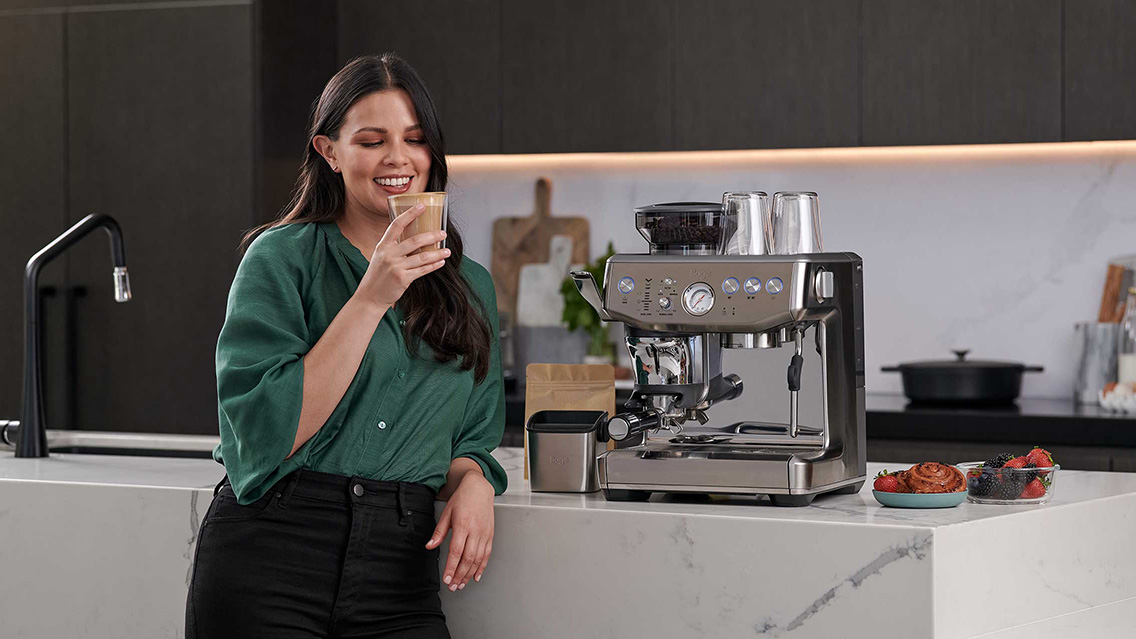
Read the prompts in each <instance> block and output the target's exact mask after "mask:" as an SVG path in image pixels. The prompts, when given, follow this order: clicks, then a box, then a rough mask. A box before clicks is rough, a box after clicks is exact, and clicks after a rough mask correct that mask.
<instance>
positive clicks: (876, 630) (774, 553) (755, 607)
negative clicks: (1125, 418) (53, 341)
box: [0, 448, 1136, 639]
mask: <svg viewBox="0 0 1136 639" xmlns="http://www.w3.org/2000/svg"><path fill="white" fill-rule="evenodd" d="M494 454H495V456H496V457H497V458H498V459H499V460H500V461H501V464H502V466H503V467H504V468H505V469H506V472H507V473H508V475H509V481H510V486H509V489H508V490H507V491H506V492H505V494H503V495H500V496H498V497H497V498H496V509H495V514H496V525H495V536H494V551H493V559H492V561H491V566H490V569H489V570H488V571H487V572H486V576H485V579H483V580H482V581H481V582H480V583H478V584H476V585H471V586H470V587H469V588H467V589H466V590H464V591H462V592H458V593H450V592H449V591H448V590H443V591H442V593H441V597H442V606H443V610H444V611H445V613H446V616H447V620H448V623H449V625H450V629H451V632H453V633H454V636H460V637H500V636H543V637H548V638H549V639H561V638H563V639H568V638H570V637H579V636H596V637H603V636H612V637H615V636H654V637H660V638H669V637H676V638H677V637H683V638H686V637H736V636H758V637H790V638H801V639H811V638H814V637H815V638H821V637H826V638H827V637H835V636H839V637H849V638H858V637H877V636H887V635H895V636H917V637H928V638H933V639H969V638H971V637H977V636H979V635H981V636H982V637H983V639H1016V638H1017V637H1018V636H1020V635H1015V634H1012V633H1014V632H1018V631H1019V629H1021V628H1025V627H1027V624H1030V623H1034V622H1039V621H1040V620H1048V621H1046V622H1045V623H1053V622H1054V620H1065V621H1067V622H1068V623H1072V624H1074V625H1073V626H1070V627H1077V628H1078V629H1082V630H1083V629H1085V628H1089V627H1091V628H1093V629H1094V632H1097V631H1099V632H1097V635H1098V636H1118V635H1117V634H1116V632H1115V630H1116V629H1117V628H1130V627H1132V625H1133V624H1136V581H1134V580H1132V579H1130V578H1129V575H1131V574H1136V555H1133V554H1132V553H1131V552H1129V551H1128V550H1127V548H1128V545H1129V544H1128V542H1129V541H1130V540H1131V538H1132V537H1133V535H1136V474H1124V473H1092V472H1080V471H1060V475H1059V476H1058V478H1057V479H1056V482H1055V485H1054V486H1055V492H1054V496H1053V499H1052V500H1051V501H1050V502H1049V503H1048V504H1045V505H1042V506H986V505H978V504H969V503H964V504H962V505H960V506H958V507H956V508H948V509H938V510H904V509H891V508H884V507H882V506H880V505H878V504H877V503H876V502H875V500H874V499H873V497H872V494H871V487H870V486H865V487H864V489H863V490H862V491H861V492H860V493H859V494H856V495H842V496H832V497H821V498H818V499H817V500H815V501H814V502H813V504H812V505H811V506H809V507H804V508H777V507H774V506H772V505H771V504H770V503H769V501H768V499H765V498H756V497H753V498H730V499H726V498H722V499H719V498H717V497H715V498H712V499H711V498H706V497H697V496H695V497H689V496H688V497H683V496H663V495H655V496H654V497H653V498H652V500H651V501H649V502H646V503H635V502H608V501H606V500H605V499H604V498H603V495H602V493H598V492H597V493H592V494H563V493H533V492H531V491H530V490H529V489H528V486H527V484H526V483H525V482H524V480H523V458H524V455H523V451H522V450H521V449H519V448H502V449H499V450H498V451H496V452H495V453H494ZM885 466H886V467H887V468H889V469H891V470H897V469H901V468H904V467H905V466H906V464H895V463H890V464H874V463H873V464H869V468H868V473H869V476H874V475H875V473H876V472H877V471H878V470H879V469H880V468H883V467H885ZM223 475H224V469H223V468H222V467H221V466H220V465H219V464H217V463H216V462H214V461H212V460H208V459H174V458H159V457H134V456H131V457H126V456H121V457H120V456H108V455H87V454H53V455H52V456H51V457H49V458H45V459H17V458H15V457H14V456H13V455H12V453H10V452H5V453H3V454H0V503H3V504H4V507H3V508H0V522H2V523H3V525H4V530H5V544H4V546H3V547H0V561H2V562H3V563H4V564H5V567H6V570H8V571H9V574H14V575H18V576H19V578H18V579H10V580H7V581H6V584H5V586H3V587H0V600H4V601H6V602H8V603H9V604H10V605H9V609H10V610H13V611H19V612H18V613H17V614H13V615H9V616H8V617H6V624H8V625H7V626H6V631H8V630H10V631H11V632H12V635H11V636H16V637H19V636H28V637H31V636H76V635H83V636H89V637H93V638H96V639H102V638H103V637H108V638H109V637H119V636H126V635H129V636H145V637H172V638H176V637H180V636H181V635H180V631H179V628H180V627H181V624H182V619H183V615H184V602H185V594H186V588H187V584H188V583H189V579H190V575H191V574H192V570H193V563H192V562H193V557H194V549H195V547H196V543H197V538H198V536H199V535H200V534H206V533H205V532H204V531H205V528H203V527H202V526H201V521H202V518H203V516H204V513H205V511H206V510H207V504H208V503H209V500H210V499H211V497H212V490H213V487H214V486H215V485H216V483H217V482H218V481H219V480H220V479H221V477H222V476H223ZM442 507H443V504H442V503H441V502H439V503H438V504H437V508H438V509H439V510H440V509H441V508H442ZM446 552H447V548H446V547H443V548H442V555H443V556H444V555H445V553H446ZM987 574H996V575H1013V576H1014V581H1013V583H1015V584H1016V586H1015V587H1014V588H1012V589H1008V590H1007V589H1006V588H1005V583H1004V582H1002V581H998V580H989V579H985V578H983V577H982V576H983V575H987ZM1018 577H1021V579H1018ZM108 579H112V580H113V583H115V584H116V586H115V587H113V588H107V587H106V584H107V583H108V582H107V580H108ZM1027 586H1028V587H1027ZM37 593H51V597H50V598H48V599H45V598H43V597H42V595H41V594H37ZM613 597H615V598H616V599H617V600H618V601H619V610H620V611H625V610H651V611H652V614H650V615H646V616H645V615H633V614H632V615H628V614H624V613H623V612H619V613H615V612H613V611H612V606H611V602H612V598H613ZM660 597H662V598H663V599H664V600H666V601H668V602H670V603H669V605H667V606H659V605H658V604H659V601H660V599H659V598H660ZM49 599H50V601H68V602H71V604H70V605H69V606H66V607H63V608H60V607H58V606H54V605H51V604H50V603H47V602H48V600H49ZM995 600H996V601H998V605H997V606H993V607H991V606H989V605H988V603H989V602H990V601H995ZM896 601H903V602H904V605H903V606H899V607H896V606H895V605H894V602H896ZM502 606H508V609H510V610H517V611H522V610H523V611H526V614H519V615H502V614H500V613H499V611H500V610H501V609H502ZM49 611H50V613H49ZM1045 627H1046V628H1048V627H1049V626H1045ZM1002 631H1007V632H1010V633H1011V634H1006V635H1003V634H1002ZM6 636H7V635H6Z"/></svg>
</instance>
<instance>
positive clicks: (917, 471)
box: [896, 462, 966, 493]
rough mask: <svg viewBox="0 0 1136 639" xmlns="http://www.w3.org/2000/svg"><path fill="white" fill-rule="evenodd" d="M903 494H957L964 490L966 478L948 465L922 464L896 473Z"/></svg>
mask: <svg viewBox="0 0 1136 639" xmlns="http://www.w3.org/2000/svg"><path fill="white" fill-rule="evenodd" d="M896 477H897V479H898V480H899V487H900V490H901V491H902V492H905V493H957V492H959V491H963V490H966V477H965V476H964V475H963V474H962V471H961V470H959V469H957V468H955V467H954V466H951V465H950V464H940V463H939V462H923V463H921V464H915V465H914V466H912V467H911V468H909V469H907V470H903V471H900V472H898V473H896Z"/></svg>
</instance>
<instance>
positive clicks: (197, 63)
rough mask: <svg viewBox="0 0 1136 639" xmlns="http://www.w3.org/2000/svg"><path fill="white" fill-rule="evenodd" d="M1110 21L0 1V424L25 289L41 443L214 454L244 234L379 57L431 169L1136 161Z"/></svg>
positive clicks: (449, 5)
mask: <svg viewBox="0 0 1136 639" xmlns="http://www.w3.org/2000/svg"><path fill="white" fill-rule="evenodd" d="M1134 32H1136V3H1132V2H1129V1H1126V0H1077V1H1075V2H1074V1H1072V0H1065V1H1062V0H921V1H920V2H910V1H907V0H858V1H856V0H799V1H797V2H784V1H781V0H708V1H707V2H702V3H685V2H679V1H678V0H622V1H620V2H610V1H604V0H573V1H571V2H568V1H551V0H549V1H534V0H419V1H418V2H408V3H399V2H378V1H367V0H338V1H337V2H331V1H325V0H298V1H297V0H293V1H289V2H268V1H261V0H247V1H242V0H220V1H218V0H200V1H194V0H189V1H183V2H148V1H146V0H130V1H125V0H113V1H112V0H74V1H72V2H69V3H68V2H58V1H52V0H0V95H2V96H4V98H3V99H2V100H0V135H3V139H4V140H5V141H6V142H7V143H8V150H9V151H8V153H5V154H3V156H2V157H0V214H2V215H3V224H4V226H3V228H4V232H3V233H0V296H2V297H0V299H3V300H4V301H5V302H6V305H7V309H8V312H7V313H4V314H2V315H0V361H3V362H4V364H6V365H5V366H4V367H0V418H14V417H18V415H19V412H20V408H21V403H22V400H21V387H22V371H23V367H22V365H21V361H22V353H23V341H22V303H23V302H22V279H21V271H22V267H23V265H24V264H25V263H26V262H27V260H28V258H29V257H30V256H31V255H32V254H33V253H34V252H35V251H36V250H38V249H39V248H41V247H42V246H43V245H45V244H46V243H47V242H49V241H50V240H51V239H52V238H54V237H55V236H57V235H58V234H59V233H61V232H63V231H64V230H65V229H66V228H67V227H68V226H69V225H71V224H73V223H74V222H76V221H78V220H79V219H81V218H82V217H83V216H84V215H86V214H88V213H92V212H101V213H106V214H110V215H112V216H114V217H116V218H117V219H118V220H119V221H120V223H121V224H122V227H123V231H124V234H125V239H126V253H127V261H128V265H129V268H130V272H131V276H132V280H133V284H134V289H135V291H134V292H135V299H134V300H133V301H131V302H130V303H128V304H115V303H114V301H113V298H112V294H111V268H110V266H111V265H110V257H109V251H108V248H107V242H106V237H105V234H104V233H102V232H101V231H100V232H96V233H94V234H92V236H91V237H89V238H87V239H84V240H83V242H82V243H80V245H78V246H76V247H75V248H74V249H72V250H71V251H68V253H66V254H65V255H64V256H63V257H61V258H58V259H57V260H56V261H55V262H53V263H52V264H51V265H50V266H48V268H47V269H46V270H45V272H44V274H43V278H42V281H41V286H42V287H43V290H44V294H45V297H44V302H43V304H44V324H45V326H44V334H45V339H44V342H45V344H44V350H45V361H44V365H45V370H44V376H45V382H46V384H45V387H46V389H47V390H46V392H47V396H46V399H47V418H48V426H49V427H51V428H85V429H109V430H122V431H154V432H186V433H209V434H212V433H216V429H217V414H216V411H217V407H216V381H215V376H214V361H213V358H214V348H215V344H216V336H217V332H218V331H219V330H220V326H221V323H222V322H223V319H224V312H225V302H226V298H227V295H228V289H229V285H230V283H231V281H232V276H233V272H234V270H235V269H236V266H237V264H238V263H239V259H240V256H239V254H238V253H237V250H236V249H237V244H238V242H239V239H240V236H241V234H242V232H243V231H245V230H247V229H249V228H251V227H253V226H255V225H257V224H259V223H262V222H264V221H267V220H269V219H271V218H272V217H273V216H274V215H276V213H277V212H278V211H279V210H280V209H281V208H282V207H283V206H284V205H285V204H286V203H287V201H288V199H289V195H290V192H291V189H292V186H293V183H294V180H295V176H296V169H297V167H298V165H299V162H300V158H301V155H302V153H303V151H304V146H305V141H306V127H307V120H308V116H309V111H310V108H311V105H312V102H313V101H314V100H315V99H316V98H317V97H318V95H319V92H320V91H321V89H322V88H323V86H324V84H325V83H326V81H327V80H328V78H330V77H331V75H332V74H333V73H334V72H335V71H336V70H337V69H338V68H339V67H340V66H342V64H343V63H344V62H346V61H347V60H349V59H350V58H352V57H354V56H356V55H362V54H375V53H381V52H383V51H387V50H393V51H396V52H398V53H400V54H401V55H403V57H405V58H406V59H407V60H409V61H410V63H411V64H412V65H413V66H414V67H415V68H416V69H418V71H419V72H420V73H421V74H422V76H423V78H424V79H425V81H426V83H427V85H428V86H429V87H430V89H431V92H432V94H433V96H434V99H435V101H436V103H437V106H438V109H439V112H440V114H441V117H442V121H443V124H444V126H445V130H446V133H447V142H448V147H449V151H450V152H451V153H520V152H524V153H557V152H594V151H665V150H690V149H731V148H785V147H823V146H845V147H847V146H857V145H905V144H954V143H987V142H1036V141H1061V140H1094V139H1132V138H1136V83H1133V82H1132V78H1133V77H1136V38H1132V37H1131V36H1130V34H1132V33H1134Z"/></svg>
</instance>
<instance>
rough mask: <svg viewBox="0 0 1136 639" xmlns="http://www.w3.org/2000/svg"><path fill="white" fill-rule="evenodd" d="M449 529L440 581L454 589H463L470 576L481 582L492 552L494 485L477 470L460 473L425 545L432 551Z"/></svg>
mask: <svg viewBox="0 0 1136 639" xmlns="http://www.w3.org/2000/svg"><path fill="white" fill-rule="evenodd" d="M451 528H452V529H453V536H452V537H451V538H450V552H449V556H448V558H447V559H446V570H445V572H444V573H443V575H444V576H443V578H442V581H444V582H445V583H446V585H448V586H449V587H450V590H451V591H454V590H461V589H462V588H465V585H466V584H467V583H469V580H470V578H473V579H474V580H475V581H481V574H482V573H484V572H485V566H486V565H487V564H488V563H489V555H490V553H492V552H493V486H492V485H491V484H490V483H489V481H488V480H486V479H485V476H484V475H482V474H481V472H480V471H469V472H466V473H465V474H464V475H462V478H461V480H460V483H458V486H457V488H455V489H454V492H453V494H451V495H450V497H449V500H448V501H447V502H446V507H445V508H444V509H443V510H442V516H441V517H439V518H438V526H437V527H436V528H434V534H433V535H432V536H431V537H430V541H428V542H427V543H426V548H427V549H429V550H433V549H435V548H437V547H438V546H439V545H441V543H442V540H444V539H445V538H446V533H447V532H449V531H450V529H451Z"/></svg>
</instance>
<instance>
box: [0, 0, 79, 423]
mask: <svg viewBox="0 0 1136 639" xmlns="http://www.w3.org/2000/svg"><path fill="white" fill-rule="evenodd" d="M63 38H64V17H63V16H61V15H58V14H54V15H51V14H38V15H14V16H0V95H2V96H3V97H2V98H0V140H4V147H5V151H4V153H0V216H2V220H3V223H2V226H0V228H2V229H3V230H2V232H0V300H3V302H4V308H3V312H0V362H2V363H3V365H2V366H0V418H3V419H19V414H20V410H21V407H22V406H23V377H24V375H23V374H24V366H23V361H24V293H23V290H24V281H23V273H24V265H25V264H27V261H28V259H29V258H30V257H31V256H32V253H33V252H34V250H35V249H38V248H39V247H41V246H43V245H44V244H47V243H48V242H49V241H51V239H52V238H54V237H55V236H56V235H57V234H59V233H61V232H62V231H63V230H64V229H65V228H66V226H65V225H66V223H67V216H66V210H67V208H66V205H67V201H66V200H67V189H66V181H67V166H66V157H67V156H66V154H65V152H64V146H65V140H64V137H65V134H66V126H65V117H66V116H65V113H66V110H65V100H66V98H65V95H64V79H65V77H66V69H65V65H64V60H63V51H64V48H63ZM66 259H67V256H66V255H65V256H63V257H61V258H59V259H57V260H56V261H54V262H52V263H51V264H49V265H48V266H47V267H46V268H45V269H44V270H43V273H41V275H40V285H41V286H42V287H45V288H47V289H48V290H50V291H54V292H55V294H54V295H49V296H47V297H46V298H45V299H44V308H45V311H46V310H51V311H56V310H59V309H61V305H60V301H61V299H62V295H60V293H61V291H62V287H63V284H64V281H65V268H66ZM60 317H62V315H61V314H59V313H57V312H52V313H51V317H50V318H47V319H46V320H45V324H46V322H48V321H53V320H54V321H55V322H56V323H58V320H59V318H60ZM44 329H45V330H53V331H54V332H57V333H60V334H62V329H61V327H60V326H57V325H56V324H52V325H51V326H47V325H45V326H44ZM46 346H48V347H49V349H48V351H47V352H45V353H44V361H43V375H44V378H45V381H46V382H47V383H46V387H47V389H48V391H49V392H50V393H51V395H49V396H48V397H45V400H46V401H45V403H46V404H47V409H46V416H47V418H48V419H52V418H55V419H66V417H67V416H66V414H65V413H64V412H62V411H63V410H65V409H66V403H65V402H60V401H59V400H60V396H59V394H58V393H59V391H60V381H62V379H63V378H62V375H63V374H64V373H65V372H66V371H65V370H64V366H63V362H64V361H65V360H64V358H63V357H61V355H62V351H61V350H60V348H59V347H60V345H59V344H58V343H51V344H47V345H46Z"/></svg>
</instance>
